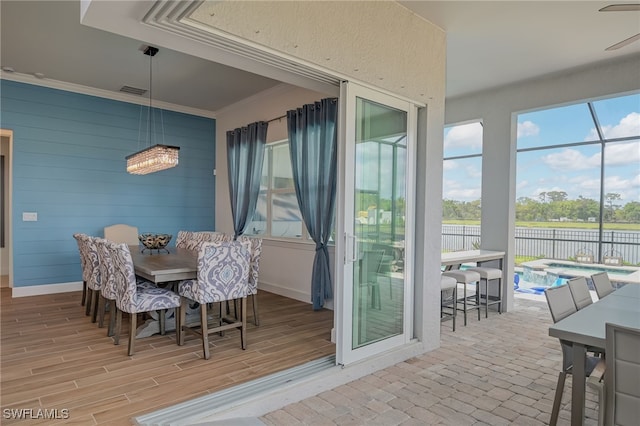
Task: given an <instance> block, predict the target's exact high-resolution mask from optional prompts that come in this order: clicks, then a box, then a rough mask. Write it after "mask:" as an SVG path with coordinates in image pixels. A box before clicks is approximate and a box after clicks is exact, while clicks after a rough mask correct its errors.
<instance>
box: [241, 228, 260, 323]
mask: <svg viewBox="0 0 640 426" xmlns="http://www.w3.org/2000/svg"><path fill="white" fill-rule="evenodd" d="M238 241H239V242H240V243H243V242H247V243H249V245H250V251H249V253H250V255H251V258H250V261H249V295H250V296H251V306H252V308H253V323H254V324H255V325H260V320H259V318H258V277H259V274H260V257H261V256H262V238H249V237H245V236H240V237H238Z"/></svg>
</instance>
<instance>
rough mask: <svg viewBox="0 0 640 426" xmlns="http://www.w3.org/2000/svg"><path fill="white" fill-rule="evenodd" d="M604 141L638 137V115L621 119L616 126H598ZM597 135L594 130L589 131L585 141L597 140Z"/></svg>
mask: <svg viewBox="0 0 640 426" xmlns="http://www.w3.org/2000/svg"><path fill="white" fill-rule="evenodd" d="M600 127H601V128H602V133H603V134H604V137H605V139H615V138H625V137H629V136H637V135H640V113H637V112H632V113H629V114H627V115H626V116H625V117H622V119H621V120H620V122H619V123H618V124H616V125H605V126H600ZM598 139H599V138H598V133H597V132H596V129H595V128H592V129H591V130H590V131H589V134H588V135H587V137H586V138H585V140H588V141H592V140H598Z"/></svg>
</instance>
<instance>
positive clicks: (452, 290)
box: [440, 276, 458, 331]
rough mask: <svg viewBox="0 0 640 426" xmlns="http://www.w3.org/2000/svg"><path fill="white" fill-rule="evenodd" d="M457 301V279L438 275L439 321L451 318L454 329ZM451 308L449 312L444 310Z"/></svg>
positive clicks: (454, 329)
mask: <svg viewBox="0 0 640 426" xmlns="http://www.w3.org/2000/svg"><path fill="white" fill-rule="evenodd" d="M457 301H458V281H457V280H456V279H455V278H453V277H447V276H440V322H442V321H445V320H447V319H449V318H451V321H452V322H453V331H456V311H457V309H456V305H457V303H458V302H457ZM446 308H451V312H450V313H449V312H446V311H445V309H446Z"/></svg>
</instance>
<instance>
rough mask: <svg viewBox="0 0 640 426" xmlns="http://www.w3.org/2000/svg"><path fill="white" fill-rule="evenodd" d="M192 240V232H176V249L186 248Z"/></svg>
mask: <svg viewBox="0 0 640 426" xmlns="http://www.w3.org/2000/svg"><path fill="white" fill-rule="evenodd" d="M192 239H193V232H192V231H178V235H177V236H176V247H177V248H187V244H188V242H189V241H191V240H192Z"/></svg>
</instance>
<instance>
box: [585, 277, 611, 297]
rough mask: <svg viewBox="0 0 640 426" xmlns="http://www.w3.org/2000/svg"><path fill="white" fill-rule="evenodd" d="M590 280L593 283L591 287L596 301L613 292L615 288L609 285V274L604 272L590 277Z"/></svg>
mask: <svg viewBox="0 0 640 426" xmlns="http://www.w3.org/2000/svg"><path fill="white" fill-rule="evenodd" d="M591 280H592V281H593V287H594V288H595V289H596V294H597V295H598V299H602V298H603V297H605V296H608V295H609V294H611V293H613V292H614V291H615V288H613V286H612V285H611V280H610V279H609V274H607V273H606V272H600V273H598V274H593V275H591Z"/></svg>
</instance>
